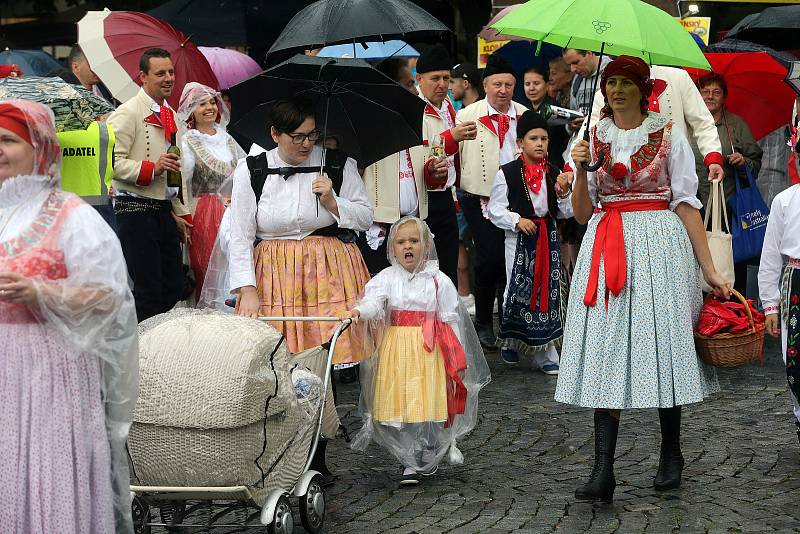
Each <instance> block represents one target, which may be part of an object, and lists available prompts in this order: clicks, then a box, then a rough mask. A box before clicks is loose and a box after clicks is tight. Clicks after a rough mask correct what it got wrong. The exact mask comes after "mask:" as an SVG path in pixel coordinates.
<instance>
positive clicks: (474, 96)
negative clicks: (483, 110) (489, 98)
mask: <svg viewBox="0 0 800 534" xmlns="http://www.w3.org/2000/svg"><path fill="white" fill-rule="evenodd" d="M450 93H451V94H452V95H453V100H456V101H458V102H461V105H462V107H467V106H469V105H470V104H473V103H475V102H477V101H478V100H480V99H481V98H483V97H484V94H483V86H482V85H481V75H480V73H479V72H478V68H477V67H476V66H475V65H473V64H471V63H459V64H458V65H456V66H455V67H453V68H452V69H451V70H450Z"/></svg>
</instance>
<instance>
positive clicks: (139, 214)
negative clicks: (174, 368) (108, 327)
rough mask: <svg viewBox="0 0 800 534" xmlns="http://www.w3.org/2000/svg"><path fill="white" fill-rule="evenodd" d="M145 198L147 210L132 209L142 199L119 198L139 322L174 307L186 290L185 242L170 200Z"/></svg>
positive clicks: (121, 232) (121, 234) (123, 241)
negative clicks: (184, 289) (182, 253)
mask: <svg viewBox="0 0 800 534" xmlns="http://www.w3.org/2000/svg"><path fill="white" fill-rule="evenodd" d="M143 200H145V202H144V203H147V204H150V205H151V206H152V205H155V204H158V207H157V208H155V209H149V210H147V211H130V206H131V205H132V204H134V203H138V204H141V202H140V199H127V198H125V197H117V201H116V217H117V229H118V235H119V240H120V243H121V244H122V253H123V254H124V255H125V263H126V264H127V265H128V274H129V275H130V277H131V279H132V280H133V298H134V301H135V302H136V317H137V319H138V320H139V322H141V321H144V320H145V319H149V318H150V317H153V316H154V315H158V314H159V313H164V312H167V311H169V310H170V309H172V307H173V306H175V303H177V302H178V300H179V299H180V296H181V294H182V293H183V286H184V284H185V283H186V280H185V277H184V274H183V258H182V257H181V241H180V236H179V234H178V227H177V225H176V224H175V220H174V219H173V218H172V206H171V204H170V202H169V201H151V200H146V199H143Z"/></svg>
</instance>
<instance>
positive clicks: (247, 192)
mask: <svg viewBox="0 0 800 534" xmlns="http://www.w3.org/2000/svg"><path fill="white" fill-rule="evenodd" d="M262 152H265V150H264V149H263V148H261V147H259V146H257V145H253V147H252V148H251V150H250V155H251V156H255V155H258V154H261V153H262ZM321 162H322V149H321V148H319V147H316V146H315V147H314V149H313V150H312V151H311V155H310V156H309V157H308V159H307V160H306V161H304V162H303V163H302V164H301V165H290V164H289V163H287V162H285V161H283V160H282V159H281V158H280V156H278V149H277V148H274V149H272V150H270V151H268V152H267V165H268V167H270V168H278V167H298V166H300V167H314V166H319V165H320V164H321ZM317 176H318V173H317V172H309V173H301V174H293V175H291V176H289V177H288V178H287V179H284V178H283V177H282V176H280V175H277V174H271V175H268V176H267V179H266V181H265V182H264V189H263V191H262V193H261V196H260V197H259V199H258V202H257V203H256V197H255V193H254V192H253V188H252V186H251V185H250V170H249V169H248V167H247V161H246V160H245V159H241V160H239V164H238V166H237V167H236V170H235V171H234V173H233V195H232V198H231V207H230V209H231V212H232V213H231V217H232V221H231V222H232V225H231V240H230V248H229V252H230V258H229V264H230V273H231V288H233V289H238V288H240V287H243V286H255V271H254V265H253V242H254V241H255V239H256V238H258V239H261V240H267V239H295V240H300V239H303V238H305V237H308V236H309V235H310V234H311V233H312V232H313V231H314V230H318V229H320V228H324V227H326V226H330V225H332V224H334V223H335V224H338V225H339V227H340V228H348V229H351V230H355V231H357V232H363V231H365V230H366V229H367V228H369V227H370V224H372V207H371V206H370V202H369V199H368V198H367V191H366V189H365V188H364V182H363V181H362V180H361V175H360V174H359V173H358V169H357V168H356V162H355V161H354V160H353V159H351V158H348V159H347V163H346V164H345V167H344V178H343V181H342V187H341V190H340V191H339V194H338V195H337V194H336V193H335V192H334V196H335V198H336V205H337V207H338V209H339V217H338V218H337V217H334V215H333V214H332V213H331V212H329V211H328V210H327V209H325V207H324V206H323V205H322V204H319V215H317V198H316V196H314V194H313V193H312V192H311V184H312V183H313V182H314V180H315V179H316V178H317ZM256 206H257V208H256Z"/></svg>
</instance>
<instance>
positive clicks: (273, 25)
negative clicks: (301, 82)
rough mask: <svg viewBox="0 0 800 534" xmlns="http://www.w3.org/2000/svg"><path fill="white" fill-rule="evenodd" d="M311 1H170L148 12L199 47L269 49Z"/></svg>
mask: <svg viewBox="0 0 800 534" xmlns="http://www.w3.org/2000/svg"><path fill="white" fill-rule="evenodd" d="M311 1H312V0H292V1H291V2H287V1H282V0H170V1H169V2H165V3H163V4H161V5H160V6H158V7H156V8H155V9H151V10H150V11H148V12H147V13H148V14H149V15H152V16H154V17H155V18H157V19H160V20H163V21H165V22H168V23H170V24H171V25H172V26H174V27H175V28H177V29H178V30H180V31H182V32H183V33H185V34H186V35H187V36H188V37H189V38H190V39H191V40H192V42H193V43H195V44H197V45H202V46H220V47H226V46H249V47H255V48H259V47H260V48H262V49H266V48H267V47H268V46H269V45H270V44H272V42H273V41H274V40H275V38H276V37H277V36H278V35H279V34H280V32H281V30H282V29H283V27H284V26H285V25H286V23H287V22H289V20H290V19H291V18H292V17H293V16H294V15H295V14H296V13H297V12H298V11H300V10H301V9H302V8H304V7H305V6H307V5H308V4H310V3H311ZM262 57H263V56H262Z"/></svg>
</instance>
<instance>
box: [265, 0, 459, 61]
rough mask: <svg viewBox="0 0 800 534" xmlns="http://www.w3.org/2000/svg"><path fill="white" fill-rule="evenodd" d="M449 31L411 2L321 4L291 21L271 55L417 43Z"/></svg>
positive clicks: (337, 0)
mask: <svg viewBox="0 0 800 534" xmlns="http://www.w3.org/2000/svg"><path fill="white" fill-rule="evenodd" d="M448 31H450V29H449V28H448V27H447V26H445V25H444V24H442V23H441V22H439V20H437V19H436V18H435V17H434V16H432V15H431V14H430V13H428V12H427V11H425V10H424V9H422V8H421V7H419V6H417V5H415V4H413V3H411V2H410V1H408V0H318V1H317V2H314V3H313V4H311V5H310V6H308V7H306V8H305V9H303V10H302V11H300V12H299V13H298V14H297V15H295V16H294V17H293V18H292V20H290V21H289V24H287V25H286V28H285V29H284V30H283V32H282V33H281V34H280V36H279V37H278V39H277V40H276V41H275V43H274V44H273V45H272V47H271V48H270V49H269V52H268V54H273V53H275V52H279V51H286V50H293V51H296V52H299V51H302V50H308V49H313V48H322V47H323V46H327V45H332V44H341V43H357V42H358V43H363V42H366V41H387V40H390V39H403V40H405V41H409V40H410V41H414V40H419V39H424V38H426V37H431V36H438V35H441V34H442V33H445V32H448Z"/></svg>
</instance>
